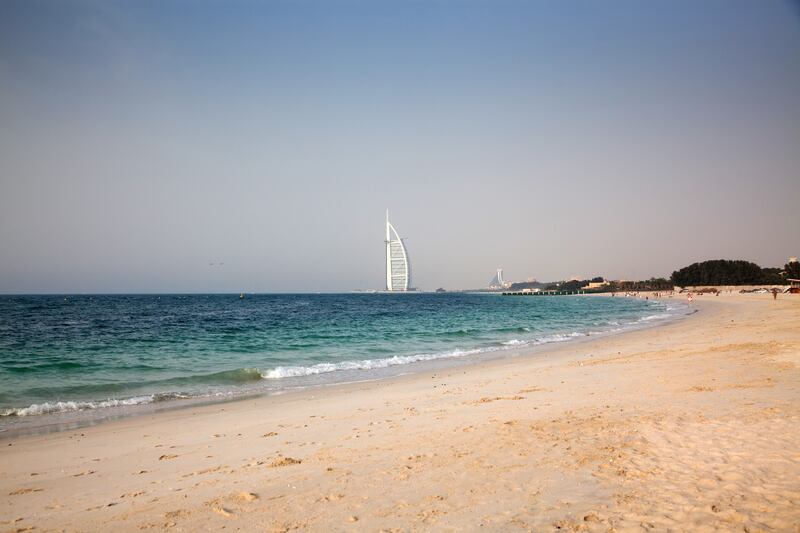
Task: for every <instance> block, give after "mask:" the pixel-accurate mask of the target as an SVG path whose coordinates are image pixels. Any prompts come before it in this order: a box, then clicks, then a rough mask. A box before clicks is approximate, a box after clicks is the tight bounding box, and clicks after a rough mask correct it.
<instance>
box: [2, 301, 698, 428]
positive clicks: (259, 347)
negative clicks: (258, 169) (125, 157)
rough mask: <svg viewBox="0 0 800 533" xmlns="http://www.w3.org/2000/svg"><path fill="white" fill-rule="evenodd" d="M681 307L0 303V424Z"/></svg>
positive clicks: (365, 368) (430, 360) (387, 363)
mask: <svg viewBox="0 0 800 533" xmlns="http://www.w3.org/2000/svg"><path fill="white" fill-rule="evenodd" d="M681 313H685V308H684V307H683V306H682V305H681V304H679V303H678V302H677V301H672V300H666V301H653V300H650V301H645V300H641V299H634V298H587V297H571V296H549V297H503V296H500V295H497V294H402V295H391V294H319V295H310V294H286V295H267V294H264V295H247V296H246V297H245V298H244V299H240V298H239V295H127V296H126V295H113V296H97V295H93V296H67V297H64V296H2V297H0V429H4V428H5V429H8V428H9V427H12V426H14V424H17V423H19V421H20V420H22V419H26V420H30V419H32V418H34V417H40V418H41V417H45V418H46V417H51V418H52V417H58V416H66V415H67V414H69V416H71V417H72V418H71V420H74V419H76V417H79V416H81V415H82V414H86V413H89V412H92V413H95V414H94V415H93V416H97V413H98V412H116V411H119V410H121V409H126V410H127V411H130V410H132V409H136V408H137V407H141V406H145V405H149V404H155V403H161V402H172V403H178V402H186V401H187V400H191V399H196V398H205V399H224V398H229V397H236V396H239V395H245V394H253V393H270V392H279V391H282V390H287V389H290V388H295V387H307V386H314V385H321V384H326V383H333V382H343V381H356V380H362V379H375V378H381V377H386V376H390V375H397V374H399V373H404V372H410V371H415V370H419V369H421V368H429V367H430V365H431V364H453V363H454V362H456V361H474V360H476V359H478V360H480V359H482V358H483V359H485V358H487V357H498V356H505V355H510V354H511V353H513V350H511V349H512V348H518V347H521V346H526V345H528V346H531V345H541V344H547V343H551V342H561V341H565V340H569V339H574V338H578V337H585V336H587V335H593V334H602V333H608V332H613V331H620V330H624V329H629V328H634V327H640V326H642V325H645V324H649V323H655V322H658V321H660V320H667V319H669V318H670V317H671V316H675V315H679V314H681ZM426 365H428V366H426Z"/></svg>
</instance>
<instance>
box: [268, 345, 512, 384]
mask: <svg viewBox="0 0 800 533" xmlns="http://www.w3.org/2000/svg"><path fill="white" fill-rule="evenodd" d="M496 349H497V348H476V349H473V350H452V351H449V352H440V353H433V354H415V355H395V356H394V357H387V358H385V359H362V360H360V361H341V362H338V363H317V364H315V365H310V366H279V367H276V368H273V369H272V370H269V371H267V372H264V373H262V376H263V377H264V379H283V378H293V377H301V376H313V375H316V374H327V373H330V372H336V371H339V370H375V369H380V368H388V367H390V366H397V365H407V364H410V363H417V362H420V361H433V360H435V359H448V358H453V357H464V356H467V355H474V354H479V353H485V352H491V351H494V350H496Z"/></svg>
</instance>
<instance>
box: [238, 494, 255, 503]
mask: <svg viewBox="0 0 800 533" xmlns="http://www.w3.org/2000/svg"><path fill="white" fill-rule="evenodd" d="M236 498H237V499H239V500H241V501H243V502H254V501H256V500H257V499H258V494H255V493H253V492H240V493H239V494H237V495H236Z"/></svg>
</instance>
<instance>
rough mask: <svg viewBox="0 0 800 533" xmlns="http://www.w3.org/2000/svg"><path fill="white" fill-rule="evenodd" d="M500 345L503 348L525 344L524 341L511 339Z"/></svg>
mask: <svg viewBox="0 0 800 533" xmlns="http://www.w3.org/2000/svg"><path fill="white" fill-rule="evenodd" d="M500 344H502V345H503V346H519V345H520V344H527V342H525V341H521V340H519V339H511V340H509V341H503V342H501V343H500Z"/></svg>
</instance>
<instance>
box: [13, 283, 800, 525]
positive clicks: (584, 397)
mask: <svg viewBox="0 0 800 533" xmlns="http://www.w3.org/2000/svg"><path fill="white" fill-rule="evenodd" d="M694 306H695V307H696V308H698V309H700V310H701V312H700V313H696V314H694V315H692V316H689V317H687V318H685V319H683V320H679V321H674V322H671V323H667V324H662V325H659V326H658V327H653V328H645V329H639V330H633V331H626V332H620V333H618V334H614V335H603V336H597V337H595V338H588V339H579V342H565V343H555V344H550V345H544V346H540V347H538V348H537V354H544V356H542V357H540V356H538V355H537V356H536V357H528V356H527V355H529V351H527V350H523V351H522V352H521V353H522V356H519V357H514V356H512V357H503V358H498V359H493V360H490V361H480V362H475V363H469V364H459V365H458V366H453V367H449V368H442V369H438V370H435V371H432V372H419V373H414V374H409V375H402V376H397V377H392V378H387V379H383V380H377V381H369V382H359V383H348V384H336V385H329V386H325V387H317V388H315V389H313V390H311V389H306V390H300V391H293V392H286V393H284V394H280V395H270V396H257V397H252V398H246V399H237V400H235V401H232V402H226V403H214V404H210V405H192V406H184V407H183V408H179V409H170V410H167V411H163V412H158V413H150V414H141V415H138V416H135V417H128V418H122V419H118V420H109V421H105V422H103V423H102V424H100V425H97V426H90V427H85V428H82V429H80V430H77V431H70V430H68V431H62V432H60V433H53V434H49V435H33V436H9V435H5V434H2V433H0V446H2V447H3V450H4V458H5V460H4V462H3V467H2V474H1V475H0V485H2V486H1V487H0V494H3V495H4V496H3V502H2V506H1V507H0V525H2V526H3V527H9V528H24V527H37V528H40V529H47V528H65V529H106V528H110V527H112V523H114V524H115V525H114V526H113V527H115V528H116V529H121V530H124V531H128V530H139V529H144V528H148V527H153V528H164V527H174V528H176V530H186V531H191V530H207V529H218V528H220V527H222V526H226V525H227V526H228V527H230V526H235V527H240V528H247V529H255V528H259V529H266V530H270V531H273V530H274V531H286V530H289V529H294V528H301V529H309V530H314V531H323V530H328V531H329V530H355V529H359V530H361V529H367V530H376V531H377V530H381V529H386V530H390V529H396V530H403V531H407V530H423V529H426V530H427V529H440V528H444V527H447V528H454V529H473V528H477V527H478V526H479V525H483V526H484V527H489V528H495V529H519V530H526V529H534V530H537V531H540V530H549V529H555V528H556V527H562V528H573V527H574V528H578V529H584V530H589V531H606V530H608V529H609V528H610V527H614V528H617V529H618V530H622V529H630V530H637V528H638V529H639V530H642V529H651V528H650V527H649V526H648V525H652V526H653V527H652V528H655V529H668V528H670V527H674V528H684V529H686V528H687V527H688V528H691V529H696V530H700V529H702V528H714V527H719V528H724V529H732V528H733V527H734V526H735V527H736V528H739V529H741V528H742V527H744V526H748V527H749V528H750V530H758V529H763V530H770V529H775V530H787V529H788V530H791V529H792V528H797V527H798V524H800V511H798V509H800V505H798V504H800V486H799V485H798V482H797V481H795V480H796V479H800V456H798V454H797V452H798V450H800V387H798V384H800V372H798V366H797V365H798V363H800V333H798V332H796V331H795V330H796V324H797V321H798V319H800V298H796V297H792V296H784V297H782V298H779V299H778V301H777V302H772V301H771V296H769V295H738V294H734V295H723V296H719V297H713V296H703V297H699V298H698V299H697V300H696V301H695V304H694ZM793 326H794V327H793ZM654 487H655V488H657V489H658V490H652V489H653V488H654ZM311 508H313V512H311V513H310V512H309V509H311ZM12 530H14V529H12Z"/></svg>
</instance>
